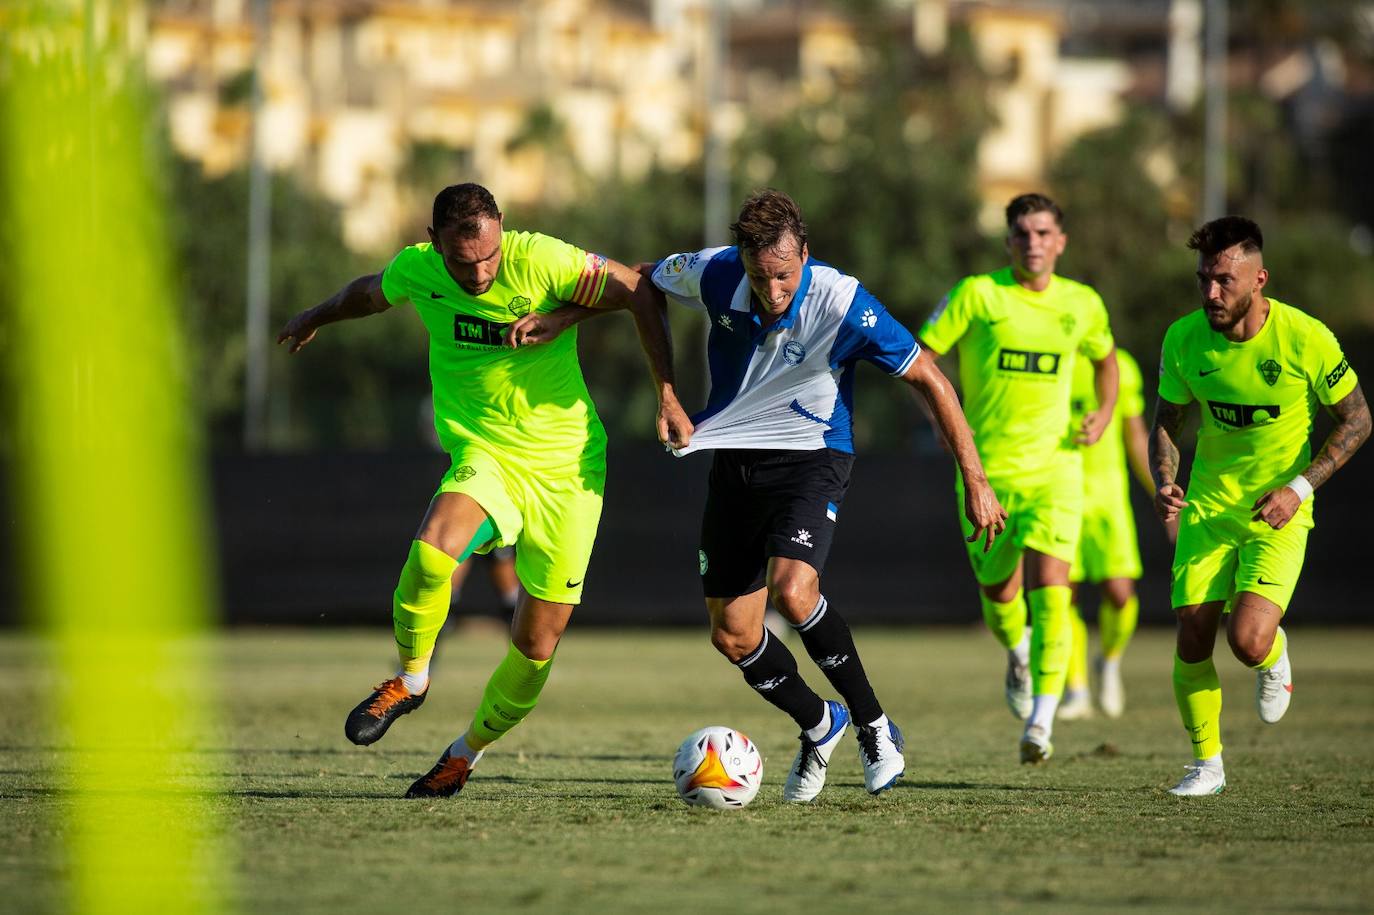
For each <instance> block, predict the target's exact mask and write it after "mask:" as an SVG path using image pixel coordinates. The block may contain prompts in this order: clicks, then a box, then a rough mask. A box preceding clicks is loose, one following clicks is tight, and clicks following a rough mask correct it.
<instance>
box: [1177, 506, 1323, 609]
mask: <svg viewBox="0 0 1374 915" xmlns="http://www.w3.org/2000/svg"><path fill="white" fill-rule="evenodd" d="M1311 529H1312V514H1311V512H1299V513H1298V514H1297V515H1296V516H1294V518H1293V520H1291V521H1289V522H1288V523H1287V524H1286V525H1284V526H1283V527H1282V528H1280V529H1279V530H1274V529H1273V528H1271V527H1270V526H1269V525H1267V524H1265V523H1263V522H1259V521H1251V520H1250V517H1249V514H1248V513H1247V514H1243V515H1242V514H1228V513H1207V512H1203V511H1201V510H1199V509H1197V508H1196V506H1194V505H1189V506H1188V507H1186V508H1185V509H1184V510H1183V514H1182V515H1181V516H1180V517H1179V525H1178V546H1177V547H1175V549H1174V568H1173V575H1174V586H1173V591H1172V594H1171V598H1172V601H1173V605H1174V606H1175V607H1188V606H1191V605H1193V604H1204V603H1207V602H1208V601H1214V600H1224V601H1227V602H1228V606H1227V609H1228V610H1229V609H1230V606H1229V602H1230V600H1231V599H1232V598H1233V597H1234V596H1235V594H1236V592H1238V591H1250V592H1252V593H1254V594H1258V595H1259V596H1260V597H1263V598H1266V599H1268V600H1271V601H1273V602H1274V603H1275V604H1277V605H1278V606H1279V608H1280V609H1281V610H1287V609H1288V601H1289V600H1290V599H1292V597H1293V588H1294V587H1296V586H1297V584H1298V575H1299V573H1301V572H1302V561H1303V558H1304V557H1305V555H1306V553H1307V532H1308V531H1310V530H1311Z"/></svg>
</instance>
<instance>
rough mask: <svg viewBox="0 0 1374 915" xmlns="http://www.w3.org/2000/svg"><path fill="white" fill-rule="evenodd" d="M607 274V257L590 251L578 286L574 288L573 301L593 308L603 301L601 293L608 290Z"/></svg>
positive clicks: (578, 280) (578, 279)
mask: <svg viewBox="0 0 1374 915" xmlns="http://www.w3.org/2000/svg"><path fill="white" fill-rule="evenodd" d="M606 274H607V270H606V258H604V257H602V256H601V255H600V254H592V253H591V252H588V253H587V263H586V266H584V267H583V268H582V274H581V276H579V277H578V278H577V286H576V287H575V288H574V289H573V294H572V300H573V302H574V303H576V304H578V305H581V306H583V307H585V308H591V307H592V306H593V305H595V304H596V303H597V302H599V301H601V294H602V293H603V292H604V291H605V290H606Z"/></svg>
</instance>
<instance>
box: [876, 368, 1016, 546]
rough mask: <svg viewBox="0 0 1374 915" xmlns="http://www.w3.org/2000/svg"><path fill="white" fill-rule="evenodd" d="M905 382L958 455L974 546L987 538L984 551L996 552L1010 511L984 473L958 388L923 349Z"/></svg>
mask: <svg viewBox="0 0 1374 915" xmlns="http://www.w3.org/2000/svg"><path fill="white" fill-rule="evenodd" d="M902 379H903V380H904V381H906V382H907V383H908V384H910V385H911V386H912V387H913V388H915V389H916V391H917V393H919V394H920V395H921V398H922V399H923V400H924V401H925V403H926V405H927V406H928V407H929V408H930V415H931V417H932V418H933V419H934V421H935V424H936V425H937V426H938V427H939V429H940V433H941V434H942V435H943V436H944V439H945V441H946V442H947V443H948V444H949V449H950V451H951V452H953V454H954V461H955V463H956V464H958V465H959V473H960V474H961V475H962V476H963V478H964V516H965V517H967V518H968V520H969V523H970V524H972V525H973V536H971V537H969V538H968V541H969V543H973V542H974V541H975V540H978V539H979V538H986V540H985V542H984V544H983V551H984V552H987V551H988V550H990V549H992V543H993V541H994V540H996V539H997V536H998V535H999V534H1001V533H1002V532H1003V531H1005V530H1006V529H1007V512H1006V509H1004V508H1002V504H1001V503H1000V502H998V501H997V494H996V493H995V492H993V491H992V486H991V485H990V484H989V483H988V478H987V474H986V473H984V472H983V462H982V460H980V459H979V457H978V449H977V448H975V447H974V445H973V432H972V430H970V429H969V426H968V420H967V419H965V418H964V411H963V408H962V407H960V406H959V398H958V396H957V395H955V393H954V386H953V385H951V384H950V383H949V379H948V378H946V377H945V373H944V372H942V371H940V368H939V366H937V365H936V364H935V359H934V358H933V357H932V356H931V355H930V353H929V351H927V350H925V349H922V350H921V352H920V353H919V354H917V356H916V358H915V359H914V360H913V361H912V363H911V367H910V368H908V369H907V370H906V374H904V375H902Z"/></svg>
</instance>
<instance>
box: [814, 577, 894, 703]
mask: <svg viewBox="0 0 1374 915" xmlns="http://www.w3.org/2000/svg"><path fill="white" fill-rule="evenodd" d="M792 628H793V629H796V630H797V632H798V633H800V635H801V640H802V644H803V645H805V646H806V653H807V654H809V655H810V656H811V660H813V661H815V662H816V666H817V667H819V668H820V669H821V673H823V674H825V678H826V679H827V680H829V681H830V685H831V686H833V687H835V691H836V692H838V693H839V694H840V696H841V697H842V698H843V699H844V701H845V704H846V705H848V706H849V713H850V715H851V716H852V717H853V720H855V721H872V720H873V719H874V718H877V717H879V716H880V715H882V713H883V707H882V706H881V705H879V704H878V697H877V696H875V695H874V694H873V686H872V684H870V683H869V682H868V674H866V673H865V672H864V665H863V662H862V661H860V660H859V650H858V649H857V648H855V647H854V636H853V634H852V633H851V632H850V631H849V624H848V623H846V622H845V621H844V617H842V616H840V614H839V612H838V611H836V610H834V609H833V608H831V606H830V602H829V601H827V600H826V599H825V596H824V595H822V596H821V599H820V600H818V601H816V606H815V607H814V608H813V609H812V610H811V615H810V616H808V617H807V618H806V619H804V620H802V621H801V622H800V623H796V624H794V625H793V627H792Z"/></svg>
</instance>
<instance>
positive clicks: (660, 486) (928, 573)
mask: <svg viewBox="0 0 1374 915" xmlns="http://www.w3.org/2000/svg"><path fill="white" fill-rule="evenodd" d="M710 461H711V458H710V455H709V454H702V455H692V456H690V457H687V458H683V459H676V458H672V457H670V456H668V455H666V454H664V453H663V452H661V451H658V450H657V449H655V448H654V447H652V446H648V445H645V446H643V447H639V448H631V449H621V450H618V451H613V452H612V454H611V456H610V461H609V464H610V469H609V475H608V481H607V486H606V503H605V512H604V514H603V515H602V520H601V533H600V536H599V538H598V541H597V548H596V552H595V553H594V554H593V557H592V565H591V568H590V569H589V571H588V574H587V585H586V592H585V596H584V602H583V604H582V606H580V607H579V608H578V610H577V614H576V617H575V619H576V621H577V623H578V624H580V625H589V624H590V625H654V624H663V623H669V624H687V625H704V617H705V611H704V609H703V606H702V602H701V592H700V586H699V583H698V577H697V530H698V522H699V517H700V509H701V504H702V500H703V498H704V496H705V486H706V474H707V471H708V468H709V466H710ZM1365 463H1367V461H1364V460H1363V456H1359V457H1357V458H1356V459H1355V460H1354V462H1353V463H1352V465H1351V466H1349V467H1347V468H1346V469H1345V470H1343V471H1342V472H1341V473H1339V474H1337V476H1336V477H1335V479H1334V480H1333V481H1332V482H1331V483H1330V484H1329V485H1328V486H1327V487H1325V488H1324V489H1323V490H1322V492H1321V494H1320V495H1319V496H1318V504H1317V528H1316V530H1315V531H1314V532H1313V536H1312V539H1311V541H1310V543H1309V546H1308V553H1307V565H1306V567H1305V569H1304V571H1303V577H1302V581H1301V583H1300V584H1299V586H1298V590H1297V593H1296V594H1295V595H1294V598H1293V605H1292V608H1291V609H1292V614H1293V616H1292V619H1293V620H1294V621H1295V622H1308V621H1311V622H1322V623H1361V624H1362V623H1366V622H1368V621H1369V620H1370V613H1369V611H1368V609H1367V608H1368V604H1369V601H1368V599H1367V598H1366V597H1364V596H1363V595H1362V594H1361V593H1359V592H1358V591H1357V590H1356V583H1357V582H1358V581H1359V580H1360V576H1361V570H1362V569H1363V567H1364V565H1365V564H1367V563H1368V562H1369V556H1370V541H1369V536H1368V533H1367V529H1366V518H1367V507H1368V506H1369V505H1370V498H1369V496H1370V493H1371V490H1372V489H1374V485H1371V483H1372V482H1374V479H1372V478H1371V475H1370V473H1369V472H1368V471H1367V470H1366V469H1365V468H1364V467H1363V464H1365ZM1185 465H1186V461H1185ZM446 467H447V461H446V459H445V458H444V457H443V456H442V455H436V454H433V453H427V452H423V453H422V452H416V453H404V454H325V455H290V456H277V457H245V456H224V457H219V458H217V459H216V460H215V461H214V462H213V467H212V476H211V479H212V483H213V504H214V507H215V518H214V530H215V531H216V532H217V535H218V544H217V550H216V555H217V556H218V561H219V579H220V583H221V589H222V594H223V607H224V615H225V618H226V619H227V620H228V621H229V622H231V623H293V624H310V625H321V624H323V625H329V624H356V623H375V624H378V625H385V624H386V622H387V621H388V620H389V619H390V615H391V609H390V608H391V592H392V589H393V588H394V587H395V584H396V575H397V573H398V572H399V571H400V568H401V564H402V563H403V562H404V561H405V556H406V551H407V549H408V548H409V544H410V539H411V537H412V536H413V535H414V532H415V529H416V527H417V526H418V525H419V522H420V518H421V516H422V515H423V514H424V510H425V506H426V505H427V503H428V501H429V498H430V496H431V494H432V493H433V490H434V487H435V485H436V484H437V481H438V479H439V476H440V475H441V474H442V473H443V471H444V470H445V469H446ZM953 473H954V470H953V466H952V464H951V463H950V461H949V459H948V458H947V457H945V456H944V455H939V454H933V455H927V456H917V457H900V456H887V455H884V456H862V455H861V456H860V457H859V460H858V461H857V463H856V464H855V469H854V480H853V485H852V486H851V488H850V492H849V496H848V498H847V499H846V501H845V504H844V506H843V507H842V508H841V511H840V517H839V522H838V523H839V530H838V531H837V532H836V538H835V545H834V549H833V550H832V552H831V556H830V565H829V567H828V568H827V569H826V571H825V576H824V587H825V593H826V595H827V596H828V597H829V598H830V599H831V600H832V601H833V602H834V603H836V605H837V606H841V607H843V608H844V611H845V615H846V616H847V617H848V618H849V619H851V620H853V621H855V622H858V623H881V624H903V623H972V622H976V621H977V620H978V619H979V608H978V598H977V592H976V590H975V588H974V585H973V578H972V574H971V573H970V571H969V568H968V563H967V560H966V559H965V556H964V547H963V544H962V543H961V541H960V536H959V530H958V527H957V524H956V517H955V511H956V505H955V499H954V489H953ZM1134 497H1135V501H1136V513H1137V519H1138V521H1139V527H1140V542H1141V551H1142V554H1143V557H1144V561H1145V568H1146V573H1145V579H1144V581H1143V582H1142V585H1141V597H1142V600H1141V617H1142V620H1143V621H1144V622H1146V623H1157V624H1168V623H1170V622H1171V620H1172V617H1171V614H1170V612H1169V602H1168V563H1169V557H1170V555H1171V554H1170V550H1169V547H1168V545H1167V543H1166V542H1165V540H1164V537H1163V534H1162V532H1161V531H1160V528H1159V526H1158V524H1157V523H1156V522H1155V521H1154V518H1153V515H1152V514H1150V513H1149V506H1148V502H1147V499H1146V494H1145V493H1144V492H1143V490H1140V489H1139V488H1137V489H1136V491H1135V493H1134ZM4 517H5V518H6V523H5V524H4V525H3V526H0V563H3V566H0V616H3V620H4V621H7V622H13V621H14V620H15V619H16V618H17V616H18V604H19V600H20V598H19V596H18V594H17V589H16V587H15V574H14V573H15V571H16V564H17V562H18V560H17V558H16V557H15V555H14V550H13V543H14V539H15V537H14V534H15V523H16V522H15V518H14V514H13V512H12V511H6V512H5V514H4ZM149 561H150V562H155V561H156V557H149ZM482 578H483V576H482V575H481V574H480V572H478V573H475V574H473V575H472V576H471V577H470V579H469V581H470V584H469V588H470V589H471V593H472V596H473V601H472V602H473V603H474V604H475V605H477V606H481V602H482V599H483V598H482V595H483V591H484V589H485V588H486V584H485V582H484V581H482ZM1088 603H1090V604H1091V601H1089V602H1088Z"/></svg>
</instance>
